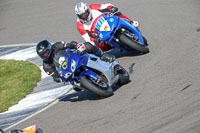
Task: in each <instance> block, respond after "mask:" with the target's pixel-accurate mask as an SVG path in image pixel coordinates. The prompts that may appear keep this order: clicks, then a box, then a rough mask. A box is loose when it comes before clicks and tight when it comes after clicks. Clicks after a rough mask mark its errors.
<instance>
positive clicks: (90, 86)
mask: <svg viewBox="0 0 200 133" xmlns="http://www.w3.org/2000/svg"><path fill="white" fill-rule="evenodd" d="M80 83H81V86H83V87H84V88H85V89H87V90H89V91H91V92H93V93H95V94H97V95H99V96H101V97H109V96H112V95H113V90H112V88H111V87H110V86H109V85H108V84H107V83H105V84H107V86H108V87H107V88H106V89H104V88H101V87H100V86H98V85H96V84H95V83H93V81H91V80H90V79H89V78H88V77H86V76H82V77H81V79H80Z"/></svg>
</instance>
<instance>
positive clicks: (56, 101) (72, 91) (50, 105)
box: [4, 89, 75, 131]
mask: <svg viewBox="0 0 200 133" xmlns="http://www.w3.org/2000/svg"><path fill="white" fill-rule="evenodd" d="M74 92H75V91H74V90H73V89H70V90H69V91H68V92H67V93H66V94H72V93H74ZM66 96H67V95H66ZM64 98H65V97H63V98H61V99H60V100H62V99H64ZM60 100H59V99H56V100H55V101H54V102H52V103H50V104H49V105H48V106H46V107H44V108H43V109H41V110H39V111H37V112H35V113H33V114H32V115H30V116H28V117H26V118H24V119H23V120H21V121H18V122H17V123H15V124H13V125H11V126H9V127H7V128H5V129H4V130H5V131H7V130H9V129H10V128H12V127H15V126H16V125H18V124H20V123H22V122H24V121H26V120H28V119H30V118H32V117H34V116H36V115H37V114H39V113H41V112H43V111H45V110H46V109H48V108H50V107H52V106H53V105H55V104H56V103H58V102H59V101H60Z"/></svg>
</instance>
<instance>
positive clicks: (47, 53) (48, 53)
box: [36, 40, 115, 82]
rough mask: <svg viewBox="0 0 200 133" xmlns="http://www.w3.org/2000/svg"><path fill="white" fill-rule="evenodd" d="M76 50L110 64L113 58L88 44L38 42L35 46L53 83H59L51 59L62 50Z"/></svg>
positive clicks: (59, 80)
mask: <svg viewBox="0 0 200 133" xmlns="http://www.w3.org/2000/svg"><path fill="white" fill-rule="evenodd" d="M67 48H70V49H77V50H78V51H79V52H83V51H84V52H87V53H91V54H95V55H96V56H99V57H100V58H101V59H102V60H105V61H108V62H112V61H114V60H115V57H114V56H112V55H108V54H103V52H102V50H101V49H100V48H98V47H96V46H94V45H92V44H91V43H89V42H84V43H77V42H75V41H71V42H70V43H67V42H56V43H54V44H53V45H51V43H50V42H49V41H47V40H42V41H40V42H39V43H38V44H37V46H36V51H37V54H38V55H39V56H40V57H41V58H42V59H43V69H44V71H45V72H46V73H47V74H48V75H51V76H52V77H53V79H54V81H55V82H61V81H62V80H61V79H60V77H59V74H58V72H57V71H56V68H55V65H54V63H53V58H54V56H55V54H56V53H57V52H58V51H59V50H64V49H67Z"/></svg>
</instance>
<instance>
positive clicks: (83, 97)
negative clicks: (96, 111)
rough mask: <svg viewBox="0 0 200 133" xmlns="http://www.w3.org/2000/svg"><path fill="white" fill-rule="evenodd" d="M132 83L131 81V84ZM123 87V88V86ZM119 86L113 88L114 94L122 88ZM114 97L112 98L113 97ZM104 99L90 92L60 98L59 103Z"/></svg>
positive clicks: (80, 92)
mask: <svg viewBox="0 0 200 133" xmlns="http://www.w3.org/2000/svg"><path fill="white" fill-rule="evenodd" d="M130 82H131V81H129V83H130ZM121 87H123V86H121ZM121 87H120V86H118V85H115V86H113V92H115V91H117V90H118V89H119V88H121ZM111 97H112V96H111ZM101 99H104V98H103V97H100V96H98V95H96V94H94V93H92V92H90V91H79V92H75V93H72V94H67V95H65V96H63V97H61V98H59V101H62V102H68V101H70V102H81V101H85V100H92V101H93V100H101Z"/></svg>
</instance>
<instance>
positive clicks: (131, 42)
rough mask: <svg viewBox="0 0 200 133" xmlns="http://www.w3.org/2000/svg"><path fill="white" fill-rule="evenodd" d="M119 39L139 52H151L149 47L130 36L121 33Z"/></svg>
mask: <svg viewBox="0 0 200 133" xmlns="http://www.w3.org/2000/svg"><path fill="white" fill-rule="evenodd" d="M119 40H120V42H121V43H122V44H124V45H125V46H127V47H129V48H132V49H135V50H137V51H139V52H142V53H148V52H149V48H148V47H147V46H146V45H142V44H139V43H138V42H136V41H135V40H133V39H131V38H129V37H128V36H126V35H124V34H121V35H120V36H119Z"/></svg>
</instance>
